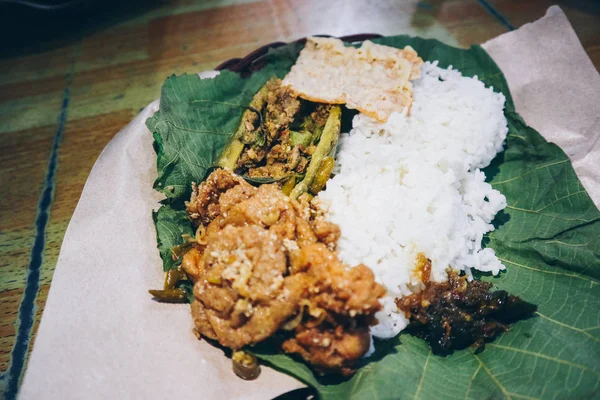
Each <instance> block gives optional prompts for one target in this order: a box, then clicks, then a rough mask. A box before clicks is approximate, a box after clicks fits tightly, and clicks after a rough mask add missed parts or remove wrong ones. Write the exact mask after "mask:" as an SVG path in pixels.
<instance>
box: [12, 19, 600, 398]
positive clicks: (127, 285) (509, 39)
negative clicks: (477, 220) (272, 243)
mask: <svg viewBox="0 0 600 400" xmlns="http://www.w3.org/2000/svg"><path fill="white" fill-rule="evenodd" d="M484 48H485V49H486V50H487V51H488V52H489V53H490V55H491V56H492V57H493V58H494V59H495V60H496V62H497V63H498V65H499V66H500V68H501V69H502V70H503V71H504V73H505V75H506V78H507V81H508V84H509V86H510V89H511V92H512V95H513V97H514V100H515V104H516V108H517V111H518V112H519V113H521V115H522V116H523V118H524V119H525V121H526V122H527V123H528V124H529V125H531V126H533V127H534V128H536V129H537V130H538V131H539V132H540V133H542V135H544V136H545V137H546V138H547V139H548V140H551V141H554V142H555V143H557V144H559V145H560V146H561V147H562V148H563V149H564V150H565V151H566V152H567V154H568V155H569V157H571V160H572V161H573V165H574V166H575V169H576V171H577V173H578V175H579V176H580V178H581V180H582V182H583V184H584V185H585V187H586V189H587V190H588V191H589V193H590V195H591V196H592V197H593V199H594V201H595V202H596V204H600V162H599V161H600V150H599V146H600V144H599V141H598V137H599V135H600V129H599V127H600V125H599V121H598V118H599V116H600V109H599V107H600V76H599V75H598V73H597V72H596V70H595V69H594V67H593V65H592V63H591V62H590V60H589V59H588V57H587V55H586V54H585V52H584V50H583V48H582V46H581V44H580V43H579V41H578V39H577V37H576V35H575V33H574V32H573V29H572V28H571V26H570V25H569V23H568V21H567V19H566V17H565V15H564V14H563V13H562V11H561V10H560V9H559V8H558V7H551V8H550V9H549V10H548V13H547V14H546V16H545V17H544V18H542V19H540V20H539V21H536V22H534V23H532V24H528V25H525V26H523V27H522V28H520V29H519V30H517V31H514V32H510V33H507V34H504V35H502V36H499V37H498V38H495V39H493V40H491V41H489V42H487V43H485V44H484ZM157 109H158V102H157V101H156V102H153V103H152V104H150V105H149V106H148V107H147V108H146V109H144V111H142V113H141V114H140V115H138V116H137V118H135V119H134V120H133V121H132V122H131V123H130V124H129V125H128V126H127V127H126V128H125V129H123V130H122V131H121V132H120V133H119V134H117V135H116V136H115V138H114V139H113V140H112V141H111V142H110V143H109V144H108V146H106V148H105V149H104V151H103V152H102V154H101V155H100V157H99V159H98V161H97V162H96V165H95V166H94V168H93V169H92V172H91V173H90V176H89V178H88V181H87V183H86V185H85V188H84V190H83V193H82V195H81V199H80V200H79V204H78V206H77V208H76V210H75V212H74V214H73V217H72V219H71V222H70V224H69V227H68V229H67V232H66V234H65V238H64V241H63V244H62V248H61V252H60V256H59V258H58V264H57V266H56V271H55V273H54V278H53V281H52V285H51V288H50V293H49V295H48V300H47V302H46V306H45V310H44V314H43V318H42V321H41V324H40V327H39V330H38V333H37V337H36V340H35V345H34V348H33V353H32V355H31V358H30V360H29V366H28V369H27V371H26V373H25V378H24V381H23V385H22V387H21V391H20V393H19V397H20V398H21V399H41V398H43V399H106V398H113V399H142V398H146V399H167V398H173V399H175V398H176V399H186V398H206V399H234V398H235V399H269V398H272V397H275V396H277V395H279V394H281V393H284V392H287V391H289V390H292V389H295V388H298V387H302V386H303V384H302V383H300V382H298V381H296V380H295V379H293V378H291V377H289V376H287V375H285V374H282V373H279V372H277V371H274V370H272V369H269V368H267V367H264V366H263V368H262V369H263V371H262V374H261V375H260V377H259V379H257V380H255V381H250V382H246V381H242V380H240V379H239V378H237V377H236V376H235V375H234V374H233V372H232V369H231V362H230V360H229V359H227V358H226V357H225V356H223V354H222V352H221V350H219V349H217V348H214V347H213V346H211V345H209V344H208V343H207V342H205V341H199V340H197V339H196V337H195V336H194V335H193V334H192V327H193V324H192V319H191V317H190V311H189V306H188V305H171V304H160V303H157V302H155V301H152V300H151V298H150V296H149V295H148V292H147V290H148V288H158V287H161V285H162V282H163V273H162V268H161V265H162V264H161V260H160V258H159V255H158V251H157V249H156V236H155V230H154V224H153V222H152V218H151V212H152V209H156V208H157V207H158V200H159V199H160V195H159V194H158V193H157V192H155V191H154V190H153V189H152V183H153V181H154V179H155V178H156V155H155V153H154V150H153V149H152V135H151V134H150V132H149V131H148V130H147V128H146V126H145V120H146V119H147V118H148V117H150V116H151V115H152V114H153V113H154V112H155V111H156V110H157Z"/></svg>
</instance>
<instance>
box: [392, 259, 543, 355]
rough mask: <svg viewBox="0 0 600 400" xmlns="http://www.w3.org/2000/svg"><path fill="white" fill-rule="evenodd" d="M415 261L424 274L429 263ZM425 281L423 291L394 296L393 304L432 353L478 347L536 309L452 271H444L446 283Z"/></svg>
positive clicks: (446, 352) (487, 285)
mask: <svg viewBox="0 0 600 400" xmlns="http://www.w3.org/2000/svg"><path fill="white" fill-rule="evenodd" d="M418 261H419V263H418V264H419V265H423V268H422V271H423V275H424V277H425V276H426V275H428V274H427V272H426V271H427V268H426V267H427V265H428V264H429V263H428V262H422V260H418ZM429 265H430V264H429ZM427 278H428V276H427ZM427 281H428V282H427V283H426V286H425V289H424V290H423V291H421V292H419V293H416V294H413V295H410V296H406V297H403V298H400V299H396V305H397V306H398V308H399V309H400V310H402V311H404V313H405V314H406V316H407V318H409V319H410V329H411V330H412V332H413V333H414V334H415V335H417V336H420V337H422V338H423V339H425V340H426V341H427V342H428V343H429V345H430V346H431V350H432V351H433V353H434V354H438V355H443V354H449V353H451V352H452V351H454V350H458V349H463V348H466V347H469V346H475V347H482V346H483V345H484V344H485V342H487V341H491V340H493V339H494V338H495V337H496V336H497V335H499V334H501V333H502V332H505V331H507V330H508V328H509V324H511V323H513V322H516V321H518V320H521V319H525V318H528V317H530V316H531V315H532V314H533V313H534V312H535V311H536V310H537V306H535V305H534V304H530V303H528V302H526V301H523V300H521V299H520V298H519V297H516V296H512V295H510V294H508V293H507V292H506V291H504V290H496V291H492V290H491V288H492V284H491V283H487V282H481V281H476V280H473V281H468V280H467V277H466V276H459V275H458V273H456V272H455V271H453V270H449V271H448V281H447V282H429V279H427ZM423 282H424V283H425V280H423Z"/></svg>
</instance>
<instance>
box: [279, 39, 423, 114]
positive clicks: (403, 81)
mask: <svg viewBox="0 0 600 400" xmlns="http://www.w3.org/2000/svg"><path fill="white" fill-rule="evenodd" d="M422 64H423V60H422V59H421V58H420V57H419V56H418V55H417V53H416V52H415V50H414V49H413V48H412V47H410V46H406V47H405V48H404V49H396V48H393V47H389V46H382V45H379V44H375V43H373V42H370V41H368V40H366V41H364V42H363V44H362V46H361V47H359V48H354V47H352V46H347V47H346V46H344V42H342V41H341V40H339V39H334V38H317V37H311V38H308V39H307V41H306V46H305V47H304V49H303V50H302V51H301V52H300V57H298V60H297V61H296V64H295V65H294V66H293V67H292V70H291V71H290V72H289V73H288V75H287V76H286V77H285V78H284V80H283V84H284V85H290V86H291V87H292V90H293V91H294V92H295V93H296V94H297V95H298V96H300V97H301V98H303V99H306V100H309V101H314V102H319V103H328V104H346V106H347V107H348V108H355V109H357V110H359V111H360V112H362V113H363V114H367V115H369V116H371V117H373V118H375V119H377V120H379V121H381V122H385V121H387V119H388V117H389V116H390V114H391V113H392V112H394V111H396V112H400V111H402V110H403V109H404V108H408V110H410V106H411V104H412V101H413V98H412V97H413V96H412V95H413V91H412V84H411V80H414V79H416V78H418V77H419V76H420V73H421V65H422ZM365 71H367V73H365Z"/></svg>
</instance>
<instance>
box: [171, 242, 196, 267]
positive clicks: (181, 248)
mask: <svg viewBox="0 0 600 400" xmlns="http://www.w3.org/2000/svg"><path fill="white" fill-rule="evenodd" d="M184 240H186V241H185V242H183V243H182V244H178V245H175V246H173V247H171V258H172V259H173V260H175V261H177V260H179V259H180V258H181V257H183V256H184V255H185V253H187V252H188V251H189V250H190V249H191V248H192V244H193V242H191V241H188V240H187V238H185V237H184Z"/></svg>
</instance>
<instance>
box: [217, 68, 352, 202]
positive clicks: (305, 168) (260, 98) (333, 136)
mask: <svg viewBox="0 0 600 400" xmlns="http://www.w3.org/2000/svg"><path fill="white" fill-rule="evenodd" d="M340 125H341V109H340V107H337V106H330V105H326V104H316V103H312V102H309V101H305V100H300V99H298V98H297V97H296V95H295V94H294V93H292V92H291V90H290V89H289V87H287V86H283V85H282V84H281V81H280V80H279V79H276V78H273V79H271V80H269V81H268V82H267V83H266V84H265V85H264V86H263V87H262V88H261V89H260V90H259V91H258V93H256V94H255V95H254V97H253V99H252V101H251V103H250V106H249V107H248V109H247V110H246V111H245V112H244V114H243V115H242V120H241V122H240V125H239V127H238V129H237V131H236V133H235V135H234V136H233V138H232V140H231V141H230V142H229V144H228V145H227V146H226V148H225V149H224V150H223V152H222V154H221V156H220V157H219V159H218V161H217V162H216V164H215V166H217V167H222V168H228V169H231V170H234V171H235V172H236V173H237V174H239V175H241V176H243V177H244V179H245V180H246V181H248V182H249V183H251V184H253V185H263V184H268V183H277V184H279V185H280V186H281V187H282V190H284V192H285V193H286V194H288V195H292V196H293V197H295V198H297V197H298V196H300V195H301V194H302V193H304V192H308V191H310V192H311V193H312V194H316V193H318V192H319V191H320V190H322V189H323V187H324V186H325V182H326V181H327V179H328V178H329V175H330V174H331V170H332V168H333V158H331V157H332V156H333V154H332V153H333V152H334V151H335V145H336V143H337V138H338V136H339V130H340ZM327 157H330V158H331V160H326V158H327ZM315 178H317V179H316V181H315V184H314V186H311V184H312V182H313V180H315ZM298 185H299V187H297V188H296V186H298Z"/></svg>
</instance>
